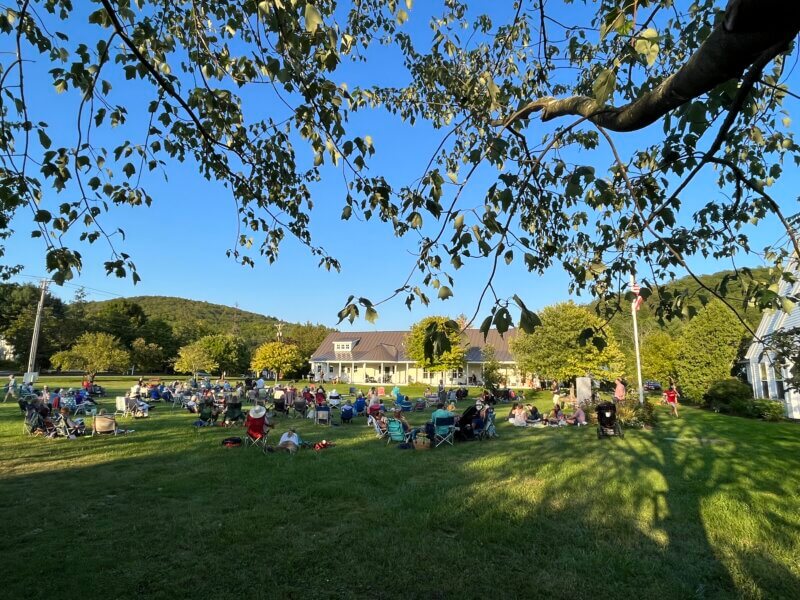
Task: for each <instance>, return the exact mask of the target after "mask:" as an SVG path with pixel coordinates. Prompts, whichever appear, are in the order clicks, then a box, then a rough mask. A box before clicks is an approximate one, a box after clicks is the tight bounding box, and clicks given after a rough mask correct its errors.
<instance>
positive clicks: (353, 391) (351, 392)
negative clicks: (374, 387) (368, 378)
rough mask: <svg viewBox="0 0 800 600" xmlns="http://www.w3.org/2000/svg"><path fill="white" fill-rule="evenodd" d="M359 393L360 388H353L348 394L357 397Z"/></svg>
mask: <svg viewBox="0 0 800 600" xmlns="http://www.w3.org/2000/svg"><path fill="white" fill-rule="evenodd" d="M357 393H358V388H354V387H351V388H350V390H349V391H348V392H347V395H348V396H355V395H356V394H357Z"/></svg>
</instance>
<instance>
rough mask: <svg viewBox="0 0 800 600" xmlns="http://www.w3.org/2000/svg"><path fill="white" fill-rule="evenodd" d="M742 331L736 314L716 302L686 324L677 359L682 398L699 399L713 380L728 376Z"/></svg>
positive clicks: (736, 353)
mask: <svg viewBox="0 0 800 600" xmlns="http://www.w3.org/2000/svg"><path fill="white" fill-rule="evenodd" d="M745 333H746V330H745V328H744V326H743V325H742V324H741V323H740V322H739V320H738V319H737V318H736V316H735V315H734V314H733V313H732V312H731V311H730V310H728V309H727V308H726V307H725V306H724V305H723V304H722V303H721V302H717V301H715V302H711V303H709V304H708V305H707V306H706V307H705V308H704V309H703V310H701V311H700V312H699V313H698V314H697V316H696V317H695V318H694V319H692V320H691V321H689V322H688V323H687V324H686V326H685V327H684V328H683V331H682V332H681V336H680V339H679V348H678V355H677V359H676V370H677V373H678V381H679V383H680V386H681V392H682V396H683V397H684V398H687V399H689V400H693V401H694V402H700V401H701V400H702V398H703V394H704V393H705V392H706V391H708V389H709V387H710V386H711V384H712V383H713V382H715V381H718V380H721V379H727V378H729V377H730V376H731V369H732V368H733V365H734V363H735V361H736V357H737V355H738V354H739V349H740V347H741V344H742V339H743V338H744V337H745Z"/></svg>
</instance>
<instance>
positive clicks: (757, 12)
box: [492, 0, 800, 131]
mask: <svg viewBox="0 0 800 600" xmlns="http://www.w3.org/2000/svg"><path fill="white" fill-rule="evenodd" d="M798 31H800V3H798V2H796V0H730V1H729V2H728V6H727V8H726V10H725V16H724V18H723V19H722V20H721V21H720V23H719V24H718V25H717V26H716V27H715V28H714V30H713V31H712V32H711V35H709V36H708V38H707V39H706V40H705V41H704V42H703V44H702V45H701V46H700V48H699V49H698V50H697V52H695V53H694V54H693V55H692V56H691V57H690V58H689V60H688V61H687V62H686V64H685V65H683V66H682V67H681V68H680V69H678V71H677V72H676V73H674V74H672V75H670V76H669V77H668V78H667V79H665V80H664V81H663V82H662V83H661V84H660V85H658V86H656V87H655V88H654V89H653V90H651V91H649V92H647V93H646V94H644V95H643V96H641V97H639V98H638V99H636V100H635V101H634V102H631V103H629V104H626V105H625V106H622V107H613V106H606V105H604V104H603V103H602V102H599V101H598V100H596V99H594V98H589V97H587V96H572V97H569V98H563V99H557V98H551V97H547V98H538V99H536V100H533V101H532V102H529V103H528V104H527V105H525V106H523V107H522V108H521V109H519V110H518V111H516V112H515V113H513V114H511V115H509V116H507V117H506V118H504V119H499V120H496V121H493V123H492V124H493V125H503V126H506V127H507V126H509V125H510V124H512V123H514V122H515V121H518V120H520V119H527V118H528V117H530V115H532V114H533V113H535V112H541V113H542V116H541V118H542V121H549V120H551V119H556V118H558V117H563V116H566V115H578V116H583V117H587V118H589V120H590V121H591V122H592V123H594V124H595V125H599V126H601V127H603V128H605V129H609V130H612V131H636V130H638V129H642V128H644V127H647V126H648V125H650V124H651V123H653V122H655V121H657V120H658V119H659V118H661V117H663V116H664V115H665V114H666V113H668V112H669V111H671V110H673V109H675V108H677V107H678V106H680V105H682V104H685V103H686V102H688V101H690V100H692V99H693V98H696V97H697V96H700V95H702V94H704V93H706V92H709V91H711V90H712V89H714V88H715V87H717V86H718V85H720V84H722V83H725V82H726V81H729V80H731V79H738V78H739V77H741V75H742V73H743V72H744V70H745V69H746V68H747V67H749V66H750V65H751V64H753V63H754V62H756V61H759V60H760V61H763V62H764V63H765V64H766V63H768V62H769V61H770V60H772V59H773V58H775V57H776V56H778V55H779V54H781V53H782V52H784V51H785V50H786V49H787V48H788V46H789V44H790V43H791V41H792V40H793V39H794V38H795V36H796V35H797V33H798Z"/></svg>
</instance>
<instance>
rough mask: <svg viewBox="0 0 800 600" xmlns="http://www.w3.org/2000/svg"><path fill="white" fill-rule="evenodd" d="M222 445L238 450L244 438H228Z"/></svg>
mask: <svg viewBox="0 0 800 600" xmlns="http://www.w3.org/2000/svg"><path fill="white" fill-rule="evenodd" d="M222 445H223V446H225V447H226V448H237V447H238V446H241V445H242V438H240V437H228V438H225V439H224V440H222Z"/></svg>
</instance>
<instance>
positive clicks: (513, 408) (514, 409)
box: [508, 402, 519, 423]
mask: <svg viewBox="0 0 800 600" xmlns="http://www.w3.org/2000/svg"><path fill="white" fill-rule="evenodd" d="M518 407H519V404H517V403H516V402H514V404H512V405H511V410H509V411H508V422H509V423H510V422H512V421H513V420H514V415H516V414H517V408H518Z"/></svg>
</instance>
